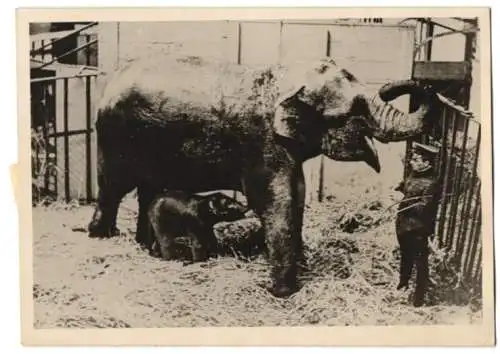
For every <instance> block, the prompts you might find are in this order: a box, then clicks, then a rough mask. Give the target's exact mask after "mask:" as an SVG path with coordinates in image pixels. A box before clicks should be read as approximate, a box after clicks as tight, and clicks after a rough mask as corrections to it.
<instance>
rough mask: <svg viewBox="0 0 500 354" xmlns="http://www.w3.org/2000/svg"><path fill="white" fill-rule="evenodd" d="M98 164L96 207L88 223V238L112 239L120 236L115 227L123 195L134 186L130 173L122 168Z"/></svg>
mask: <svg viewBox="0 0 500 354" xmlns="http://www.w3.org/2000/svg"><path fill="white" fill-rule="evenodd" d="M103 164H104V163H103V162H102V161H100V162H99V169H98V181H97V183H98V187H99V194H98V198H97V205H96V207H95V210H94V214H93V216H92V220H91V222H90V223H89V226H88V231H89V237H112V236H116V235H119V234H120V230H118V228H117V227H116V216H117V213H118V207H119V205H120V202H121V200H122V199H123V197H124V196H125V194H127V193H129V192H131V191H132V190H133V189H134V188H135V186H136V184H135V181H134V180H133V177H132V176H131V174H130V173H125V172H124V171H123V168H118V167H116V166H111V167H110V168H106V166H104V165H103Z"/></svg>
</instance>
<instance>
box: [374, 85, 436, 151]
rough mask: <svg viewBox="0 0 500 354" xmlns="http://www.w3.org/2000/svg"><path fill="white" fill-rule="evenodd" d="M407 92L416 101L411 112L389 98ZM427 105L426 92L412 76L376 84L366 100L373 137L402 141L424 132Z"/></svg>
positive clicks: (428, 106) (382, 140)
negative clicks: (375, 92) (416, 105)
mask: <svg viewBox="0 0 500 354" xmlns="http://www.w3.org/2000/svg"><path fill="white" fill-rule="evenodd" d="M404 94H410V95H412V97H413V98H415V99H416V102H418V103H419V106H418V109H417V110H416V111H414V112H412V113H404V112H402V111H400V110H399V109H397V108H395V107H394V106H392V105H391V104H390V103H388V102H389V101H392V100H393V99H395V98H397V97H399V96H401V95H404ZM430 108H431V100H430V95H429V94H428V93H427V92H426V91H425V90H424V88H423V87H421V86H419V85H418V84H417V83H415V82H414V81H412V80H404V81H396V82H391V83H389V84H386V85H384V86H382V87H381V88H380V90H379V91H378V93H377V94H376V95H374V96H373V98H372V99H371V101H370V102H369V109H370V113H371V116H372V118H373V119H374V120H375V123H376V124H375V128H374V135H373V136H374V138H375V139H377V140H379V141H381V142H383V143H387V142H396V141H403V140H406V139H409V138H412V137H415V136H417V135H420V134H422V133H423V132H424V130H425V129H426V127H427V122H426V120H427V117H428V112H429V110H430Z"/></svg>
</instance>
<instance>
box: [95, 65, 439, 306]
mask: <svg viewBox="0 0 500 354" xmlns="http://www.w3.org/2000/svg"><path fill="white" fill-rule="evenodd" d="M406 93H409V94H413V95H414V97H415V98H416V99H417V101H419V102H421V104H420V106H419V108H418V109H417V111H415V112H414V113H411V114H405V113H402V112H400V111H398V110H397V109H395V108H393V107H392V106H391V105H390V104H388V103H387V102H386V101H389V100H392V99H394V98H396V97H398V96H400V95H402V94H406ZM428 110H429V100H428V95H427V94H426V93H425V91H423V90H422V89H420V88H419V87H418V86H416V85H415V84H413V83H411V82H399V83H395V84H389V85H386V86H383V87H382V88H381V90H380V92H379V94H378V95H375V96H374V97H372V96H369V95H367V94H366V91H365V87H364V86H363V85H362V84H361V83H359V82H358V80H357V79H356V78H355V77H354V76H353V75H352V74H351V73H349V72H348V71H346V70H344V69H342V68H340V67H338V66H337V65H336V64H335V62H334V61H333V60H331V59H328V60H320V61H318V62H316V63H309V64H307V65H298V66H296V67H281V66H273V67H262V68H249V67H245V66H241V65H234V64H227V63H219V62H208V61H204V60H202V59H200V58H196V57H188V58H173V57H170V58H169V57H161V56H160V57H155V58H153V59H151V60H144V61H137V62H133V63H130V64H129V65H127V66H126V67H125V68H123V69H121V70H120V71H119V72H117V73H116V75H115V76H114V77H113V78H112V79H111V80H110V82H109V83H108V85H107V87H106V88H105V90H104V94H103V97H102V100H101V102H100V105H99V107H98V118H97V123H96V128H97V138H98V152H99V165H98V184H99V196H98V204H97V206H96V209H95V213H94V215H93V218H92V221H91V223H90V224H89V233H90V236H91V237H109V236H111V235H114V234H116V233H117V232H118V230H117V229H116V213H117V208H118V206H119V204H120V201H121V199H122V197H123V196H124V195H125V194H126V193H127V192H129V191H131V190H132V189H134V188H136V187H137V188H138V197H139V218H138V224H137V234H136V240H137V241H138V242H139V243H141V244H143V245H144V246H146V247H148V248H150V247H151V242H150V240H149V239H148V237H147V236H146V235H147V230H145V229H146V228H147V227H146V225H147V207H148V205H149V204H150V202H151V200H152V199H153V196H154V194H155V191H158V190H159V189H163V188H166V189H177V190H183V191H185V192H187V193H196V192H202V191H209V190H217V189H233V190H239V191H242V192H243V193H244V194H245V195H246V197H247V200H248V203H249V207H250V208H252V209H253V210H255V212H256V213H257V214H258V216H259V217H260V219H261V221H262V225H263V230H264V234H265V239H266V245H267V248H268V257H269V262H270V265H271V280H272V286H271V288H270V291H271V292H272V293H273V294H274V295H275V296H278V297H284V296H288V295H290V294H292V293H293V292H295V291H297V290H298V284H297V268H298V267H297V263H298V262H299V261H300V260H301V257H302V237H301V229H302V220H303V212H304V198H305V183H304V175H303V171H302V164H303V162H304V161H306V160H307V159H310V158H313V157H315V156H318V155H320V154H324V155H326V156H327V157H329V158H331V159H334V160H339V161H365V162H366V163H367V164H368V165H369V166H371V167H372V168H373V169H374V170H376V171H377V172H379V171H380V165H379V160H378V156H377V152H376V150H375V148H374V145H373V140H372V137H375V138H376V139H378V140H380V141H383V142H389V141H401V140H404V139H407V138H409V137H413V136H415V135H418V134H420V133H421V132H422V130H423V129H424V127H425V124H424V123H425V119H424V117H425V116H426V113H427V112H428Z"/></svg>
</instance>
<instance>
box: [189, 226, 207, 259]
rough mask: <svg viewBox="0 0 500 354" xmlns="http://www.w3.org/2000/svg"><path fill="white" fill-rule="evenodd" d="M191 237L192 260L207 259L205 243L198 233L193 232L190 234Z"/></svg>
mask: <svg viewBox="0 0 500 354" xmlns="http://www.w3.org/2000/svg"><path fill="white" fill-rule="evenodd" d="M190 238H191V252H192V255H193V262H204V261H206V260H207V259H208V249H207V245H206V244H205V242H203V240H201V238H200V237H199V235H196V234H195V233H191V234H190Z"/></svg>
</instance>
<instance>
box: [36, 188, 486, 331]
mask: <svg viewBox="0 0 500 354" xmlns="http://www.w3.org/2000/svg"><path fill="white" fill-rule="evenodd" d="M338 190H339V191H341V190H342V188H339V189H338ZM344 190H345V188H344ZM380 195H384V196H385V197H384V198H381V197H380ZM352 196H353V194H352V193H345V196H342V193H340V192H339V193H338V195H336V196H326V200H325V201H324V202H323V203H321V204H320V203H312V204H310V205H309V206H308V207H307V209H306V214H305V225H304V229H303V237H304V240H305V244H306V255H307V260H308V268H309V269H308V270H307V271H304V272H303V274H302V275H301V284H302V285H303V287H302V289H301V290H300V291H299V292H298V293H296V294H294V295H293V296H291V297H290V298H288V299H277V298H274V297H272V296H271V295H270V294H269V293H268V292H267V291H266V290H265V289H264V288H265V286H267V285H268V283H269V278H268V271H269V267H268V265H267V264H266V260H265V258H264V257H263V256H260V257H259V258H257V259H254V260H251V261H245V260H238V259H236V258H234V257H221V258H218V259H212V260H210V261H208V262H206V263H198V264H192V265H186V266H184V265H183V263H182V262H180V261H169V262H166V261H162V260H159V259H156V258H152V257H150V256H149V255H148V254H147V253H146V252H145V251H143V250H141V249H140V248H139V247H138V246H137V245H136V243H135V241H134V231H135V220H136V208H137V204H136V201H135V199H134V198H133V196H128V197H127V200H125V201H124V203H123V204H122V207H121V209H120V213H119V223H118V226H119V227H120V229H121V230H122V232H123V235H122V236H121V237H115V238H112V239H106V240H98V239H90V238H88V237H87V234H86V232H85V228H86V226H87V223H88V222H89V220H90V217H91V215H92V212H93V210H92V207H91V206H78V205H69V206H68V205H62V204H53V205H50V206H39V207H35V208H34V209H33V221H34V230H35V232H34V279H35V283H34V285H33V292H34V300H35V326H36V327H37V328H51V327H175V326H299V325H334V326H349V325H351V326H352V325H397V324H417V325H418V324H468V323H478V322H480V321H481V311H480V304H478V302H477V301H470V299H468V298H467V297H465V301H462V305H460V306H458V305H451V304H450V302H449V300H451V299H452V298H456V297H457V296H456V294H454V293H452V292H450V289H452V288H453V286H452V285H453V283H454V282H456V279H455V280H453V279H451V280H447V283H446V284H445V283H443V284H438V286H437V290H436V291H434V292H431V293H430V295H429V296H428V299H427V305H426V306H424V307H421V308H414V307H412V306H411V293H412V291H411V289H410V291H407V292H401V291H396V290H395V288H396V284H397V277H398V272H397V267H398V257H399V255H398V252H397V248H396V239H395V235H394V226H393V219H394V215H393V213H391V212H386V210H387V207H388V206H390V205H391V204H393V203H394V201H397V200H398V198H399V197H400V196H398V195H397V194H395V193H388V192H387V193H386V192H384V193H380V191H379V192H378V193H375V192H373V191H371V192H370V189H366V190H364V191H362V193H361V194H360V197H359V198H353V197H352ZM352 216H354V217H355V218H356V219H357V220H358V221H359V222H358V223H354V225H351V226H352V227H351V230H348V229H349V228H348V227H346V225H347V224H345V223H343V221H346V220H353V218H352ZM342 229H343V230H348V231H352V232H351V233H349V232H345V231H342ZM436 259H437V258H436V256H434V261H435V260H436ZM431 261H432V260H431ZM431 264H432V263H431ZM432 270H433V271H434V272H435V271H436V267H433V269H432ZM443 294H444V295H443ZM462 295H463V294H462ZM462 298H463V296H462Z"/></svg>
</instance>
